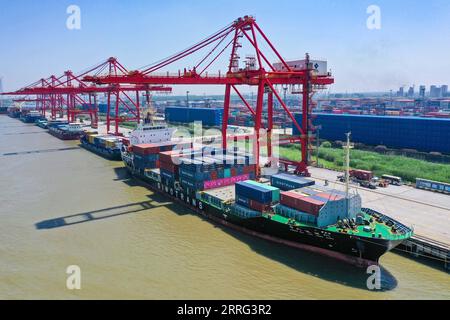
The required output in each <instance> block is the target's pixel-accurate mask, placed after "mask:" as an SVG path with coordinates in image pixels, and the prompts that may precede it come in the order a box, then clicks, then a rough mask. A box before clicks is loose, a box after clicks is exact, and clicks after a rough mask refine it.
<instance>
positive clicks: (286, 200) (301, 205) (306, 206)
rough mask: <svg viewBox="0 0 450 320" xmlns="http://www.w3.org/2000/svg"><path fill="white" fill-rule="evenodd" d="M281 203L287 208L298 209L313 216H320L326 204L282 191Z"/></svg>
mask: <svg viewBox="0 0 450 320" xmlns="http://www.w3.org/2000/svg"><path fill="white" fill-rule="evenodd" d="M280 203H281V204H282V205H284V206H286V207H289V208H293V209H297V210H299V211H302V212H306V213H309V214H313V215H316V216H317V215H318V214H319V211H320V209H321V208H322V206H323V205H324V204H325V202H323V201H319V200H315V199H312V198H310V197H305V196H302V195H301V194H298V193H296V192H291V191H286V192H284V191H282V192H281V198H280Z"/></svg>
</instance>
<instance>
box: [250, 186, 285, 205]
mask: <svg viewBox="0 0 450 320" xmlns="http://www.w3.org/2000/svg"><path fill="white" fill-rule="evenodd" d="M248 183H250V184H253V185H255V186H258V187H262V188H264V189H267V190H270V191H271V192H272V203H275V202H279V201H280V189H278V188H276V187H273V186H270V185H268V184H265V183H259V182H256V181H253V180H249V181H248Z"/></svg>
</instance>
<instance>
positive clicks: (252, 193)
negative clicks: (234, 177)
mask: <svg viewBox="0 0 450 320" xmlns="http://www.w3.org/2000/svg"><path fill="white" fill-rule="evenodd" d="M236 195H241V196H243V197H246V198H249V199H252V200H255V201H257V202H260V203H265V204H269V203H272V190H269V189H266V188H263V187H261V186H258V185H255V184H252V183H250V181H248V180H247V181H242V182H238V183H236Z"/></svg>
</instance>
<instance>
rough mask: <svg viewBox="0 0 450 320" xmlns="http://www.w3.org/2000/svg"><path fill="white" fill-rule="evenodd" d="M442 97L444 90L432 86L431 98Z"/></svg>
mask: <svg viewBox="0 0 450 320" xmlns="http://www.w3.org/2000/svg"><path fill="white" fill-rule="evenodd" d="M441 95H442V88H440V87H438V86H435V85H432V86H431V87H430V97H431V98H439V97H440V96H441Z"/></svg>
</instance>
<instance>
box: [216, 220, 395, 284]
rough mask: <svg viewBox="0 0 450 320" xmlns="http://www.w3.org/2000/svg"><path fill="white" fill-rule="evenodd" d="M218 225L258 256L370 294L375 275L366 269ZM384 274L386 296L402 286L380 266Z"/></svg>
mask: <svg viewBox="0 0 450 320" xmlns="http://www.w3.org/2000/svg"><path fill="white" fill-rule="evenodd" d="M215 225H216V227H218V228H220V229H221V230H222V231H223V232H226V233H227V234H229V235H231V236H233V237H234V238H236V239H238V240H239V241H241V242H243V243H245V244H247V245H248V246H249V247H250V248H251V249H252V250H253V251H254V252H256V253H258V254H260V255H262V256H264V257H266V258H269V259H271V260H273V261H277V262H280V263H282V264H284V265H286V266H288V267H290V268H292V269H294V270H296V271H298V272H301V273H304V274H308V275H310V276H314V277H317V278H320V279H323V280H326V281H330V282H334V283H338V284H341V285H345V286H348V287H354V288H358V289H363V290H368V291H369V289H368V286H367V280H368V278H369V276H370V275H371V274H369V273H367V272H366V268H358V267H356V266H353V265H351V264H348V263H345V262H342V261H339V260H336V259H333V258H330V257H326V256H322V255H320V254H317V253H312V252H309V251H304V250H301V249H296V248H292V247H288V246H285V245H281V244H278V243H274V242H271V241H268V240H264V239H260V238H256V237H253V236H250V235H247V234H244V233H241V232H239V231H236V230H232V229H229V228H227V227H224V226H222V225H217V224H215ZM380 271H381V272H380V275H381V278H380V284H381V288H380V289H379V290H378V291H379V292H384V291H391V290H393V289H395V288H396V287H397V285H398V283H397V279H396V278H395V277H394V276H393V275H392V274H391V273H390V272H389V271H388V270H387V269H386V268H384V267H383V266H380Z"/></svg>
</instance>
